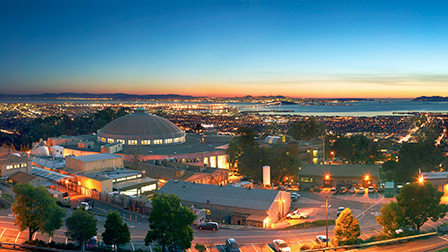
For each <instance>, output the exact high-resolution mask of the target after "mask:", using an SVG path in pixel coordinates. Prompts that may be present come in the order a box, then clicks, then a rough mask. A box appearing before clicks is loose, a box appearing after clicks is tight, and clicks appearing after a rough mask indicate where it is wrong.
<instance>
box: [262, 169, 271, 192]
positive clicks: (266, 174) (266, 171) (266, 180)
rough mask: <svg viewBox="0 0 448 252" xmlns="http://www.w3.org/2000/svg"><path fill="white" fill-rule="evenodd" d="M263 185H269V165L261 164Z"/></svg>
mask: <svg viewBox="0 0 448 252" xmlns="http://www.w3.org/2000/svg"><path fill="white" fill-rule="evenodd" d="M263 185H264V186H265V187H266V186H271V167H270V166H269V165H265V166H263Z"/></svg>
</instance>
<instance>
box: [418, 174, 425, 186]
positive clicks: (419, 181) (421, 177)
mask: <svg viewBox="0 0 448 252" xmlns="http://www.w3.org/2000/svg"><path fill="white" fill-rule="evenodd" d="M424 182H425V179H424V178H423V176H421V175H420V176H419V177H418V183H419V184H420V185H422V184H423V183H424Z"/></svg>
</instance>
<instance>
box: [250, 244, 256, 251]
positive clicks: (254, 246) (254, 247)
mask: <svg viewBox="0 0 448 252" xmlns="http://www.w3.org/2000/svg"><path fill="white" fill-rule="evenodd" d="M251 245H252V247H254V249H255V251H257V252H258V250H257V248H256V247H255V246H254V244H253V243H251Z"/></svg>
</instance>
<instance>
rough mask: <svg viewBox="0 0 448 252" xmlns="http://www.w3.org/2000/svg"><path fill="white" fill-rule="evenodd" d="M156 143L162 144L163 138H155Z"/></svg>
mask: <svg viewBox="0 0 448 252" xmlns="http://www.w3.org/2000/svg"><path fill="white" fill-rule="evenodd" d="M154 144H162V139H156V140H154Z"/></svg>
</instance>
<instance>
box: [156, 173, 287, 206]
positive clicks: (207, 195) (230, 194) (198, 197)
mask: <svg viewBox="0 0 448 252" xmlns="http://www.w3.org/2000/svg"><path fill="white" fill-rule="evenodd" d="M159 192H160V193H165V194H175V195H177V196H178V197H179V198H181V200H182V201H188V202H191V203H193V204H194V203H200V204H210V205H220V206H227V207H236V208H245V209H255V210H265V211H268V210H269V208H270V207H271V205H272V204H273V202H274V201H275V199H276V198H277V195H278V194H279V193H280V191H276V190H263V189H247V188H238V187H233V186H218V185H208V184H198V183H191V182H185V181H178V180H170V181H168V183H166V184H165V185H164V186H163V187H162V188H160V190H159Z"/></svg>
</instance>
